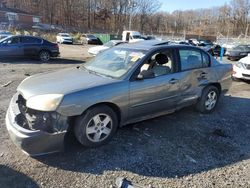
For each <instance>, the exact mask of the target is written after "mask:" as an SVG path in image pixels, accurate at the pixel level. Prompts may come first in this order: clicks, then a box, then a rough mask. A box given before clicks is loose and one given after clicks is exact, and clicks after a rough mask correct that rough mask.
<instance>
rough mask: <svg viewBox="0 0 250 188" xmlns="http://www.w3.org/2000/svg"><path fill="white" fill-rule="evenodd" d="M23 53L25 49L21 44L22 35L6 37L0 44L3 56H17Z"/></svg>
mask: <svg viewBox="0 0 250 188" xmlns="http://www.w3.org/2000/svg"><path fill="white" fill-rule="evenodd" d="M22 54H23V49H22V46H21V44H20V37H11V38H9V39H6V40H5V41H4V42H3V43H1V45H0V56H1V57H6V56H7V57H16V56H21V55H22Z"/></svg>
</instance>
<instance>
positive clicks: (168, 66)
mask: <svg viewBox="0 0 250 188" xmlns="http://www.w3.org/2000/svg"><path fill="white" fill-rule="evenodd" d="M173 57H174V55H173V51H172V50H171V49H170V50H165V51H162V52H157V53H155V54H153V55H152V56H151V57H150V58H149V59H148V60H147V61H146V62H145V63H144V64H143V65H142V66H141V69H140V73H142V72H143V71H149V72H152V73H153V75H154V77H158V76H162V75H168V74H171V73H173V72H174V69H173V67H174V66H173V62H174V60H173Z"/></svg>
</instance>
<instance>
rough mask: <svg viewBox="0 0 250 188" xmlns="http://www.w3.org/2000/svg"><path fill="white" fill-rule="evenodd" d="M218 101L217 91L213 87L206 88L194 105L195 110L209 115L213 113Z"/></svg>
mask: <svg viewBox="0 0 250 188" xmlns="http://www.w3.org/2000/svg"><path fill="white" fill-rule="evenodd" d="M218 100H219V90H218V88H217V87H215V86H208V87H206V88H205V89H204V90H203V92H202V95H201V97H200V99H199V101H198V102H197V104H196V109H197V110H198V111H199V112H201V113H210V112H212V111H214V109H215V107H216V105H217V103H218Z"/></svg>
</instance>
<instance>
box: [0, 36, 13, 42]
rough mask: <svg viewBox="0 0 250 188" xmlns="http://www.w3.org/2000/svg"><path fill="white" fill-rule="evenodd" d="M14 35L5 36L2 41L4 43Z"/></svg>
mask: <svg viewBox="0 0 250 188" xmlns="http://www.w3.org/2000/svg"><path fill="white" fill-rule="evenodd" d="M11 37H12V36H8V37H5V38H3V39H0V43H4V41H6V40H8V39H9V38H11Z"/></svg>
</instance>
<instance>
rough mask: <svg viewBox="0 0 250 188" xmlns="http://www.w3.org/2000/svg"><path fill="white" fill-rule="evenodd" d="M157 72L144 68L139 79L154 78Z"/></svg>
mask: <svg viewBox="0 0 250 188" xmlns="http://www.w3.org/2000/svg"><path fill="white" fill-rule="evenodd" d="M154 77H155V74H154V72H153V71H152V70H143V71H142V72H141V73H140V74H139V75H138V76H137V80H144V79H149V78H154Z"/></svg>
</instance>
